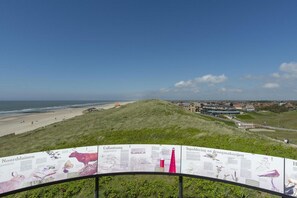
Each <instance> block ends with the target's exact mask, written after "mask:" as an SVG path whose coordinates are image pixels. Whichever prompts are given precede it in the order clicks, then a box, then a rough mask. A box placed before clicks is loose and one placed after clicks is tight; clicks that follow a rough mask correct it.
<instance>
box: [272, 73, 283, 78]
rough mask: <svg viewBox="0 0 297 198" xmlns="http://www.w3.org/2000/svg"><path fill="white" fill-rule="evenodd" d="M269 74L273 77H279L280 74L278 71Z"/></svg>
mask: <svg viewBox="0 0 297 198" xmlns="http://www.w3.org/2000/svg"><path fill="white" fill-rule="evenodd" d="M271 76H272V77H273V78H280V77H281V75H280V74H279V73H277V72H275V73H273V74H271Z"/></svg>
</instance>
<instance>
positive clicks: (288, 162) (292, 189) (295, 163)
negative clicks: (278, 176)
mask: <svg viewBox="0 0 297 198" xmlns="http://www.w3.org/2000/svg"><path fill="white" fill-rule="evenodd" d="M285 194H286V195H290V196H292V197H297V160H292V159H285Z"/></svg>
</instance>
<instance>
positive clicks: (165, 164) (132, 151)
mask: <svg viewBox="0 0 297 198" xmlns="http://www.w3.org/2000/svg"><path fill="white" fill-rule="evenodd" d="M180 151H181V146H176V145H142V144H134V145H106V146H99V153H98V156H99V157H98V159H99V161H98V173H99V174H103V173H121V172H167V173H180Z"/></svg>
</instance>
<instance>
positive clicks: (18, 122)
mask: <svg viewBox="0 0 297 198" xmlns="http://www.w3.org/2000/svg"><path fill="white" fill-rule="evenodd" d="M132 102H133V101H130V102H119V104H120V105H126V104H129V103H132ZM92 107H94V108H97V109H110V108H113V107H115V103H110V104H104V105H98V106H92ZM92 107H83V108H66V109H59V110H54V111H50V112H45V113H32V114H18V115H10V116H2V117H0V137H1V136H4V135H8V134H11V133H15V134H20V133H24V132H28V131H32V130H34V129H38V128H40V127H44V126H47V125H50V124H53V123H56V122H61V121H63V120H67V119H69V118H73V117H75V116H79V115H82V114H83V111H84V110H87V109H89V108H92Z"/></svg>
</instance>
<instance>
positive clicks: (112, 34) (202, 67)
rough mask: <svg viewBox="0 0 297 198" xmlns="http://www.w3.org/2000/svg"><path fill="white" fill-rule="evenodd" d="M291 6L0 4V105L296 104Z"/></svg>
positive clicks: (211, 0)
mask: <svg viewBox="0 0 297 198" xmlns="http://www.w3.org/2000/svg"><path fill="white" fill-rule="evenodd" d="M296 10H297V1H296V0H249V1H243V0H242V1H241V0H224V1H219V0H189V1H175V0H174V1H172V0H170V1H165V0H164V1H160V0H158V1H154V0H144V1H136V0H135V1H130V0H125V1H122V0H117V1H115V0H108V1H93V0H88V1H77V0H65V1H59V0H50V1H45V0H36V1H35V0H34V1H33V0H1V1H0V100H103V99H115V100H118V99H126V100H130V99H133V100H134V99H145V98H160V99H177V100H186V99H190V100H193V99H196V100H297V86H296V84H297V12H296Z"/></svg>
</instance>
